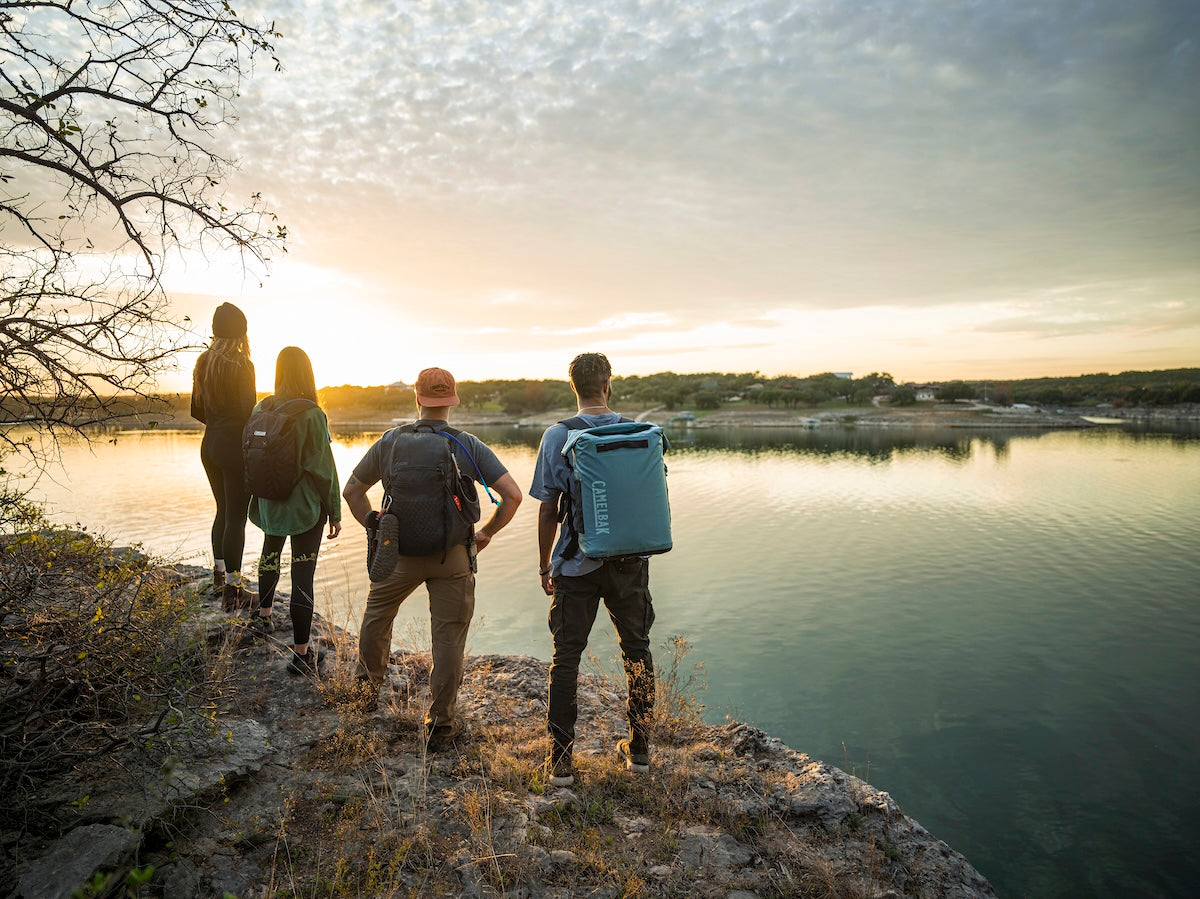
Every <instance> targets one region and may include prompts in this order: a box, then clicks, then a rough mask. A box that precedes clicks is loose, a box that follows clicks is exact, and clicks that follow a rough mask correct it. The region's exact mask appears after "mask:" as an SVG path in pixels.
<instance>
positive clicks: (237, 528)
mask: <svg viewBox="0 0 1200 899" xmlns="http://www.w3.org/2000/svg"><path fill="white" fill-rule="evenodd" d="M200 462H201V464H203V465H204V473H205V474H206V475H208V484H209V486H210V487H211V488H212V494H213V499H215V500H216V501H217V516H216V518H214V519H213V526H212V550H213V558H214V559H223V560H224V561H225V568H226V569H227V570H228V571H241V570H242V552H243V551H244V550H245V548H246V510H247V507H248V506H249V505H250V494H248V493H247V492H246V487H245V484H244V483H243V481H242V431H241V429H240V428H237V427H229V428H227V427H212V428H205V430H204V439H203V440H202V441H201V442H200Z"/></svg>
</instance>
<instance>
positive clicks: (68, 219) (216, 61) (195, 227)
mask: <svg viewBox="0 0 1200 899" xmlns="http://www.w3.org/2000/svg"><path fill="white" fill-rule="evenodd" d="M277 37H279V35H278V34H277V32H276V31H275V30H274V26H273V25H266V24H254V23H251V22H246V21H243V20H242V19H241V18H240V17H239V16H238V14H237V13H236V12H235V11H234V10H233V9H232V7H231V6H230V4H229V3H228V2H226V0H190V2H171V0H33V2H25V0H0V390H2V391H3V396H2V397H0V446H3V445H5V443H7V445H8V446H9V447H13V446H25V445H28V444H27V443H26V441H23V440H19V439H14V438H12V437H11V436H10V435H9V432H8V429H7V428H5V427H4V426H5V425H9V424H13V423H24V424H30V425H33V426H35V427H36V428H38V429H39V430H42V431H43V432H46V433H49V434H50V435H52V436H53V435H55V434H57V433H59V432H64V431H65V432H75V433H79V432H82V431H84V430H85V429H86V428H88V427H90V426H91V425H93V424H96V423H102V422H106V421H110V420H111V419H112V418H113V417H114V416H120V415H125V414H128V413H129V411H130V409H131V408H132V407H133V405H135V404H133V403H131V397H132V398H135V399H137V398H141V399H146V398H148V397H150V396H151V394H152V392H153V389H154V386H155V381H156V378H157V376H158V375H160V374H161V373H162V372H163V371H164V370H166V369H167V368H169V367H170V365H171V360H172V357H173V355H174V354H175V353H176V352H177V351H178V350H179V349H180V348H182V347H183V346H184V345H185V343H186V336H185V332H184V331H183V330H182V329H180V328H179V327H178V326H177V325H176V323H175V322H173V321H172V319H171V316H170V309H169V303H168V299H167V297H166V295H165V294H164V292H163V290H162V288H161V277H162V269H163V265H164V262H165V259H166V256H167V254H168V252H169V251H170V250H172V249H173V248H175V247H178V246H180V245H186V246H195V247H197V248H199V249H200V250H201V251H206V250H208V249H211V248H213V247H214V246H215V247H220V248H225V249H233V250H236V251H237V252H238V253H239V254H240V255H241V257H242V259H243V262H244V263H246V264H257V263H261V262H265V261H266V259H267V256H268V253H269V252H270V250H271V249H272V248H273V247H276V246H279V245H281V244H282V242H283V241H284V239H285V238H286V236H287V232H286V229H285V228H284V227H283V226H282V225H281V224H279V223H278V221H277V220H276V219H275V216H274V215H272V214H271V213H270V212H269V211H268V210H267V209H265V208H264V206H263V203H262V199H261V197H260V196H259V195H257V194H254V195H252V196H250V197H243V198H241V199H240V200H238V201H231V200H230V199H229V198H228V197H227V196H226V189H225V187H224V181H225V179H226V176H227V175H228V174H229V173H230V171H231V170H233V169H234V168H235V167H236V160H234V159H232V158H229V157H227V156H224V155H222V154H221V152H220V151H219V149H218V147H219V143H218V142H219V139H220V132H221V130H222V129H224V128H226V127H229V126H231V125H232V123H233V121H234V110H233V103H234V100H235V99H236V97H237V95H238V91H239V89H240V83H241V79H242V78H243V77H245V76H246V75H248V74H249V72H250V70H251V67H252V63H253V60H254V58H255V57H256V56H257V55H259V54H267V55H269V56H272V58H273V52H274V51H273V47H272V44H271V42H272V41H273V40H275V39H276V38H277ZM274 63H275V66H276V68H278V60H274ZM101 263H103V264H101ZM96 272H99V274H97V273H96ZM0 455H2V453H0ZM35 455H36V454H35Z"/></svg>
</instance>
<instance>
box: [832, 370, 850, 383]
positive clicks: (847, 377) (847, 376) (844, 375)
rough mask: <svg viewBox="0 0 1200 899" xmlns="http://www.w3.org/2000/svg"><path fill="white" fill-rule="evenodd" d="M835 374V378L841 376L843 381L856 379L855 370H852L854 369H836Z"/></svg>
mask: <svg viewBox="0 0 1200 899" xmlns="http://www.w3.org/2000/svg"><path fill="white" fill-rule="evenodd" d="M833 376H834V377H835V378H841V379H842V380H843V381H852V380H853V379H854V372H852V371H835V372H834V373H833Z"/></svg>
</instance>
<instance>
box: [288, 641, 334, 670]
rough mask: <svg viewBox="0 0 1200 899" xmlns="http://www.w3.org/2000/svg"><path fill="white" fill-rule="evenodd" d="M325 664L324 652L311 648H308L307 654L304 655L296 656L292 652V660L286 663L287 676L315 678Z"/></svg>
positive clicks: (293, 651)
mask: <svg viewBox="0 0 1200 899" xmlns="http://www.w3.org/2000/svg"><path fill="white" fill-rule="evenodd" d="M324 664H325V650H323V649H320V648H317V649H313V647H311V646H310V647H308V652H306V653H305V654H304V655H297V654H296V651H295V650H292V660H291V661H290V662H288V666H287V671H288V674H302V675H304V676H305V677H316V676H317V674H319V673H320V671H321V666H322V665H324Z"/></svg>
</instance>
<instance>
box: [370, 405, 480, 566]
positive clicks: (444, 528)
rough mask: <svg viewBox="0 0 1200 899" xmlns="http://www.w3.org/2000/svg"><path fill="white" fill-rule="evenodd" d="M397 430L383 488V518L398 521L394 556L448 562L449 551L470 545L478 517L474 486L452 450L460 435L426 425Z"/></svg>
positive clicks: (476, 494) (477, 500) (444, 428)
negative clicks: (436, 556)
mask: <svg viewBox="0 0 1200 899" xmlns="http://www.w3.org/2000/svg"><path fill="white" fill-rule="evenodd" d="M397 430H398V431H399V432H400V433H399V435H398V437H397V439H396V442H395V444H394V445H393V447H392V462H391V468H390V469H389V470H388V473H387V475H386V477H385V478H384V482H383V483H384V499H383V507H384V510H385V513H384V517H385V516H386V515H394V516H395V519H396V520H395V531H396V537H395V540H396V546H395V551H396V552H397V553H398V554H399V555H402V556H431V555H434V554H435V553H441V554H442V555H443V557H444V556H445V553H446V550H448V549H449V548H450V547H452V546H455V545H458V544H464V545H465V544H467V543H468V542H469V541H470V540H471V537H472V535H473V534H474V531H475V523H476V522H477V521H479V515H480V510H479V493H478V491H477V490H476V488H475V481H474V480H473V479H472V478H470V477H468V476H466V475H464V474H463V473H462V471H461V470H460V468H459V465H458V460H457V459H456V458H455V456H454V453H453V452H451V448H450V442H451V441H452V440H453V441H455V442H458V436H459V435H460V434H461V433H462V432H461V431H458V430H455V429H454V428H451V427H437V428H435V427H433V426H432V425H427V424H410V425H404V426H403V427H401V428H397ZM460 445H461V444H460ZM471 461H472V463H474V460H473V459H472V460H471ZM389 524H390V523H389ZM391 529H392V528H391V527H389V528H388V530H391Z"/></svg>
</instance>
